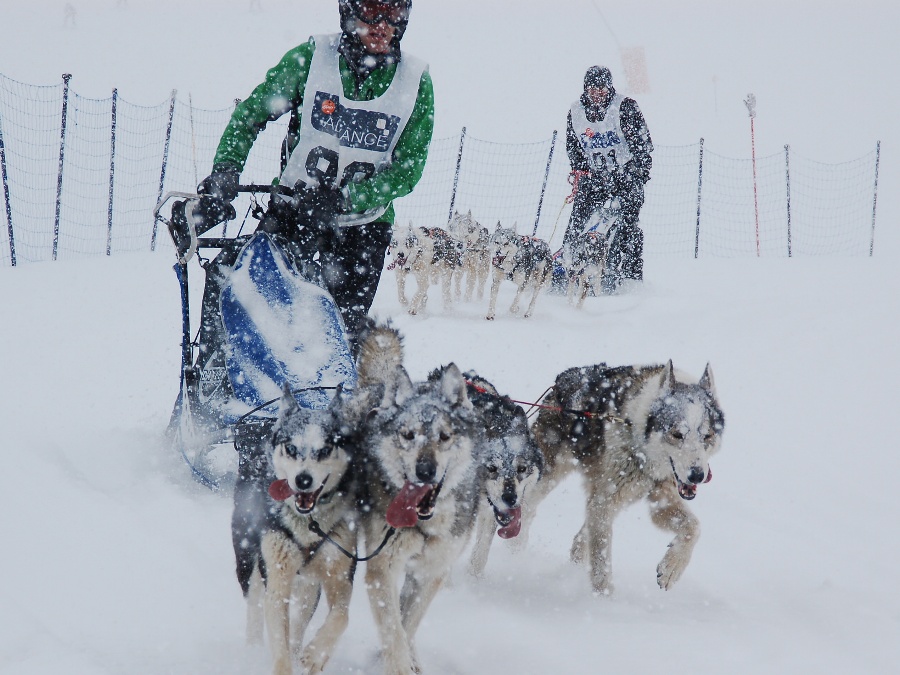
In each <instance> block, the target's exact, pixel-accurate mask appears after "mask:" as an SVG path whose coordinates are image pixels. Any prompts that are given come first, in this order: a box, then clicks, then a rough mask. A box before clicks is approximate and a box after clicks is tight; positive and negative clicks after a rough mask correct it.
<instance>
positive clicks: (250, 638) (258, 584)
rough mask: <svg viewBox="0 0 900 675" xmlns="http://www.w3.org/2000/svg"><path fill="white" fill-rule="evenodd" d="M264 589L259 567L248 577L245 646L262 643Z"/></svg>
mask: <svg viewBox="0 0 900 675" xmlns="http://www.w3.org/2000/svg"><path fill="white" fill-rule="evenodd" d="M265 590H266V587H265V585H264V584H263V580H262V575H261V574H260V573H259V567H257V568H255V569H254V570H253V574H251V575H250V588H249V590H248V591H247V644H248V645H252V646H259V645H261V644H262V643H263V630H264V625H265V622H264V619H263V597H264V593H265Z"/></svg>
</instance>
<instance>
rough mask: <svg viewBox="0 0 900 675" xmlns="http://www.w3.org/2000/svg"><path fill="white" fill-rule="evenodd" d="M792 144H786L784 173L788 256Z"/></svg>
mask: <svg viewBox="0 0 900 675" xmlns="http://www.w3.org/2000/svg"><path fill="white" fill-rule="evenodd" d="M790 153H791V146H790V145H785V146H784V174H785V180H786V181H787V244H788V258H790V257H791V154H790Z"/></svg>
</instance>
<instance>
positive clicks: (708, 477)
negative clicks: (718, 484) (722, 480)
mask: <svg viewBox="0 0 900 675" xmlns="http://www.w3.org/2000/svg"><path fill="white" fill-rule="evenodd" d="M711 480H712V467H709V469H708V470H707V472H706V480H705V481H703V482H704V483H708V482H709V481H711Z"/></svg>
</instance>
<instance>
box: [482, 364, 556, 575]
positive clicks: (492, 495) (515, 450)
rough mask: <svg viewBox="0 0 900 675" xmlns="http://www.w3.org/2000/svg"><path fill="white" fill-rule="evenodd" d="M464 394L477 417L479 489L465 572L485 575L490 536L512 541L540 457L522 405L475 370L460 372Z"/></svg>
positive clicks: (540, 468)
mask: <svg viewBox="0 0 900 675" xmlns="http://www.w3.org/2000/svg"><path fill="white" fill-rule="evenodd" d="M465 378H466V386H467V387H468V392H469V399H470V400H471V401H472V405H473V406H474V407H475V411H476V413H477V414H478V418H479V420H480V425H479V426H480V428H481V429H482V432H483V438H482V440H481V442H480V444H479V445H480V446H481V448H480V452H479V456H480V457H481V462H480V470H481V471H482V472H483V475H484V492H483V497H482V499H481V500H480V502H479V507H478V524H477V526H476V534H475V545H474V546H473V548H472V555H471V558H470V559H469V572H470V573H471V574H472V575H474V576H476V577H480V576H482V575H483V574H484V569H485V566H486V565H487V560H488V554H489V553H490V549H491V543H492V542H493V540H494V535H496V536H498V537H500V538H501V539H507V540H511V539H514V538H515V537H517V536H518V534H519V531H520V529H521V526H522V506H523V504H524V502H525V501H526V499H527V497H528V495H529V494H530V491H531V489H532V486H533V485H535V484H536V483H537V482H538V481H539V480H540V478H541V472H542V471H543V468H544V457H543V455H542V454H541V450H540V448H539V447H538V446H537V443H535V441H534V437H533V436H532V434H531V431H530V430H529V428H528V418H527V417H526V415H525V410H524V409H523V408H522V407H521V406H519V405H517V404H516V403H513V402H512V401H511V400H510V398H509V397H508V396H501V395H500V393H499V392H498V391H497V389H496V387H494V385H493V384H491V383H490V382H488V381H487V380H485V379H484V378H483V377H481V376H480V375H478V374H477V373H475V372H474V371H468V372H466V373H465Z"/></svg>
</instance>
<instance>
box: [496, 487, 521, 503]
mask: <svg viewBox="0 0 900 675" xmlns="http://www.w3.org/2000/svg"><path fill="white" fill-rule="evenodd" d="M500 499H502V500H503V503H504V504H506V505H507V506H508V507H510V508H513V507H514V506H515V505H516V502H518V501H519V495H518V494H517V493H516V490H515V488H514V487H513V486H511V485H505V486H504V487H503V494H502V495H500Z"/></svg>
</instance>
